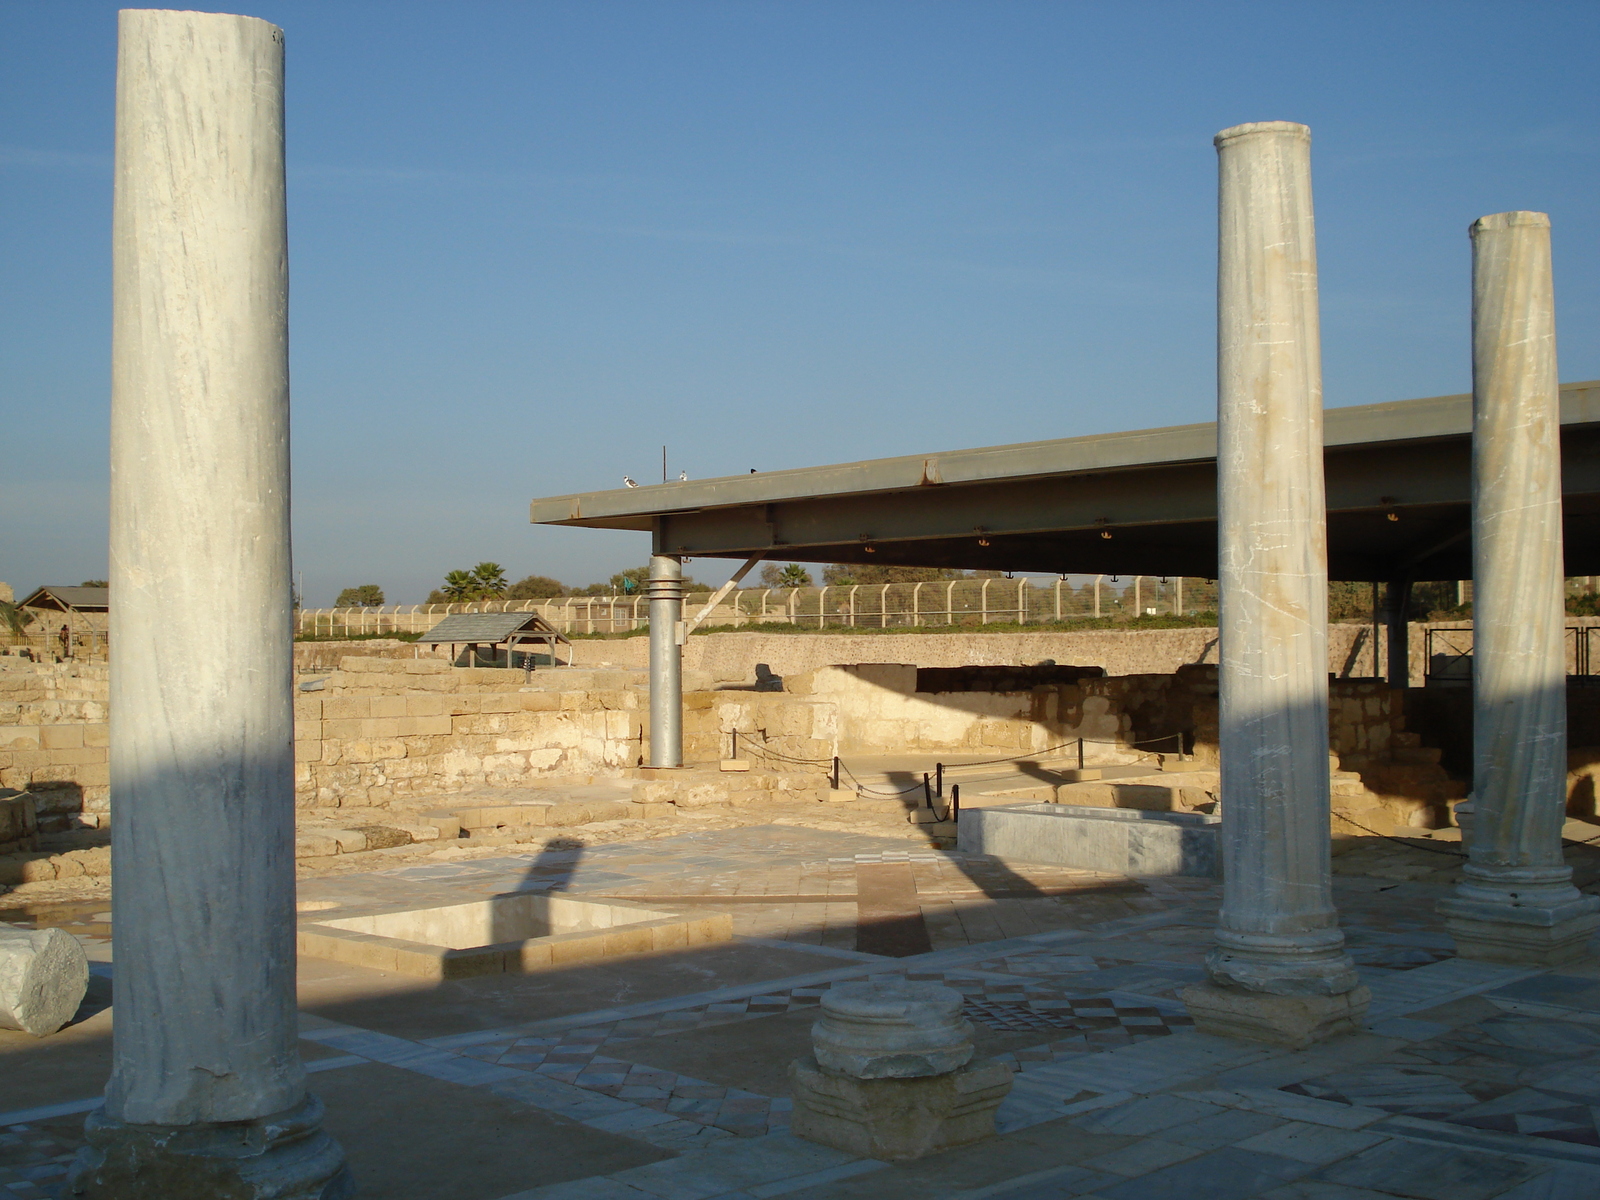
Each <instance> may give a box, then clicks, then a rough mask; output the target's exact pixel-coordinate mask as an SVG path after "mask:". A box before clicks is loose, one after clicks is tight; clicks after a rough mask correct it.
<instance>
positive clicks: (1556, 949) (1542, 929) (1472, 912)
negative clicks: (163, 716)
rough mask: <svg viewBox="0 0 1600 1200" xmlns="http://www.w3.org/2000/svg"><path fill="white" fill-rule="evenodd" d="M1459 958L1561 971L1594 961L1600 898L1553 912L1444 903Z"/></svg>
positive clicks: (1529, 907)
mask: <svg viewBox="0 0 1600 1200" xmlns="http://www.w3.org/2000/svg"><path fill="white" fill-rule="evenodd" d="M1438 909H1439V912H1440V913H1441V914H1442V915H1443V916H1444V919H1445V921H1444V927H1445V930H1446V932H1448V933H1449V934H1450V936H1451V937H1452V938H1454V939H1455V943H1456V954H1457V955H1459V956H1460V957H1461V958H1471V959H1477V960H1478V961H1480V962H1495V963H1508V964H1516V965H1521V966H1530V967H1559V966H1561V965H1562V964H1563V963H1570V962H1575V961H1577V960H1578V959H1582V958H1586V957H1588V956H1589V939H1590V938H1591V937H1593V936H1594V932H1595V930H1596V929H1600V911H1597V910H1600V897H1595V896H1583V897H1581V898H1579V899H1577V900H1574V901H1572V902H1571V903H1568V904H1562V905H1559V906H1556V907H1552V908H1547V907H1544V906H1542V905H1541V906H1534V905H1513V904H1494V903H1492V902H1488V901H1484V900H1471V899H1464V898H1462V897H1459V896H1453V897H1450V898H1448V899H1445V900H1441V901H1439V905H1438Z"/></svg>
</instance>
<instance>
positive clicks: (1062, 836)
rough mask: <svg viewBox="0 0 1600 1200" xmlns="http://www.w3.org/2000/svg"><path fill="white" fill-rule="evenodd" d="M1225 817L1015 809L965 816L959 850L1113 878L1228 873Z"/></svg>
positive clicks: (1141, 811) (1109, 810)
mask: <svg viewBox="0 0 1600 1200" xmlns="http://www.w3.org/2000/svg"><path fill="white" fill-rule="evenodd" d="M1221 833H1222V818H1221V817H1215V816H1209V815H1207V814H1204V813H1171V812H1150V811H1148V810H1145V809H1130V808H1093V807H1088V806H1081V805H1075V804H1011V805H1006V806H1004V807H999V806H997V807H993V808H974V809H970V810H968V811H966V812H963V813H962V814H961V823H960V825H959V826H958V828H957V833H956V847H957V849H959V850H962V851H965V852H966V853H968V854H993V855H995V856H996V857H998V858H1014V859H1017V860H1019V861H1021V862H1036V863H1053V864H1056V865H1058V866H1063V867H1077V868H1079V869H1081V870H1087V871H1103V872H1106V873H1107V874H1111V875H1196V876H1200V877H1202V878H1213V879H1215V878H1219V877H1220V876H1221V875H1222V844H1221V841H1220V838H1221Z"/></svg>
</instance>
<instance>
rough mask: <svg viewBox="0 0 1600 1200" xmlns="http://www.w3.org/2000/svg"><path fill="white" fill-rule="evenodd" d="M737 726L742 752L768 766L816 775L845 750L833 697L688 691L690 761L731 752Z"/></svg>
mask: <svg viewBox="0 0 1600 1200" xmlns="http://www.w3.org/2000/svg"><path fill="white" fill-rule="evenodd" d="M644 703H645V704H646V705H648V700H647V699H646V700H645V701H644ZM646 724H648V721H647V722H646ZM735 730H737V731H738V733H739V742H740V746H741V750H740V752H739V757H740V758H744V759H749V760H751V761H753V762H760V764H761V768H762V770H764V771H772V772H776V773H780V774H784V773H811V774H815V773H816V772H817V771H819V770H821V769H823V768H822V767H821V766H820V765H819V764H822V763H826V762H829V761H831V760H832V758H833V756H834V755H836V754H840V753H842V752H843V751H842V750H841V749H840V741H839V730H840V718H839V708H838V705H837V704H835V703H833V702H832V701H831V700H830V699H828V698H822V697H812V696H807V695H793V694H789V693H785V692H744V691H709V690H707V691H698V692H685V693H684V697H683V755H684V761H686V762H690V763H710V762H716V761H718V760H719V759H723V758H726V757H728V754H729V753H730V748H731V744H732V738H731V737H730V734H731V733H732V732H733V731H735ZM646 742H647V743H648V735H646Z"/></svg>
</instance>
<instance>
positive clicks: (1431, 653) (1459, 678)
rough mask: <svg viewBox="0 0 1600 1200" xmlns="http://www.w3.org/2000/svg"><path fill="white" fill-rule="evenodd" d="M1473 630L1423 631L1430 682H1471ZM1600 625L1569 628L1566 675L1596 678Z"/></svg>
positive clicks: (1466, 684) (1440, 683) (1443, 683)
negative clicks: (1595, 644)
mask: <svg viewBox="0 0 1600 1200" xmlns="http://www.w3.org/2000/svg"><path fill="white" fill-rule="evenodd" d="M1472 632H1473V631H1472V627H1471V626H1470V625H1468V626H1462V627H1459V628H1445V629H1440V628H1437V627H1428V628H1427V629H1425V630H1424V631H1423V661H1424V662H1425V663H1426V664H1427V667H1426V678H1427V682H1428V683H1432V684H1436V685H1450V684H1456V685H1459V686H1468V685H1470V684H1471V683H1472V647H1473V638H1472ZM1597 632H1600V625H1568V626H1567V638H1566V641H1567V654H1566V657H1567V674H1568V675H1571V676H1576V677H1578V678H1581V679H1592V678H1594V676H1595V671H1594V664H1595V655H1594V639H1595V635H1596V633H1597Z"/></svg>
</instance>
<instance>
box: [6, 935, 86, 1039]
mask: <svg viewBox="0 0 1600 1200" xmlns="http://www.w3.org/2000/svg"><path fill="white" fill-rule="evenodd" d="M88 987H89V960H88V957H87V956H86V955H85V954H84V952H83V946H82V945H81V944H80V943H79V942H78V939H77V938H75V937H73V936H72V935H71V934H70V933H67V932H66V931H65V930H63V929H54V928H50V929H17V928H16V927H14V926H11V925H0V1029H20V1030H22V1032H24V1033H29V1034H32V1035H33V1036H34V1037H45V1036H46V1035H48V1034H52V1033H54V1032H55V1031H56V1030H58V1029H60V1028H61V1027H62V1026H63V1025H65V1024H66V1023H67V1022H68V1021H70V1020H71V1019H72V1015H73V1013H75V1012H77V1011H78V1005H79V1004H80V1003H82V1001H83V995H84V993H85V992H86V991H87V990H88Z"/></svg>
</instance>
